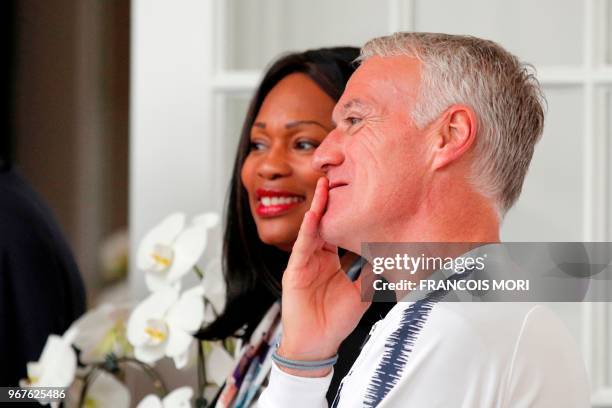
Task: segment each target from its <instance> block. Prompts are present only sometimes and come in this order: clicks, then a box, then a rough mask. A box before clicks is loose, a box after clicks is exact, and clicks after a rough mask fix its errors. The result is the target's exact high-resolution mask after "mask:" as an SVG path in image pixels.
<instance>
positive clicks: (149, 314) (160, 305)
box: [127, 286, 178, 346]
mask: <svg viewBox="0 0 612 408" xmlns="http://www.w3.org/2000/svg"><path fill="white" fill-rule="evenodd" d="M177 298H178V289H177V288H175V287H167V286H166V287H163V288H161V289H160V290H158V291H157V292H153V293H151V294H150V295H149V297H148V298H146V299H145V300H143V301H142V302H141V303H140V304H139V305H138V306H136V308H135V309H134V311H133V312H132V314H131V315H130V318H129V320H128V323H127V338H128V341H129V342H130V343H131V344H132V345H134V346H140V345H142V344H144V342H146V340H147V336H146V334H145V332H144V329H145V327H146V324H147V320H149V319H164V318H165V315H166V313H167V311H168V309H170V307H172V305H173V304H174V303H175V302H176V300H177Z"/></svg>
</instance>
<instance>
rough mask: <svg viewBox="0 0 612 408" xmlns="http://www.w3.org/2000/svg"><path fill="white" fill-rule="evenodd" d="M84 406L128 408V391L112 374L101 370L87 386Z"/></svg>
mask: <svg viewBox="0 0 612 408" xmlns="http://www.w3.org/2000/svg"><path fill="white" fill-rule="evenodd" d="M84 406H85V407H95V408H129V406H130V392H129V391H128V389H127V387H126V386H125V385H123V384H122V383H121V382H119V381H118V380H117V379H116V378H115V376H114V375H112V374H109V373H107V372H105V371H101V372H100V373H99V374H97V375H96V377H95V378H94V381H93V382H92V383H90V384H89V387H88V388H87V395H85V404H84Z"/></svg>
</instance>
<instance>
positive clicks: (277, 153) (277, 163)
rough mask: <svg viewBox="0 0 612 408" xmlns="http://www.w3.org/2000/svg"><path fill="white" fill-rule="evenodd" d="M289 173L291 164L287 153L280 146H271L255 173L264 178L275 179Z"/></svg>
mask: <svg viewBox="0 0 612 408" xmlns="http://www.w3.org/2000/svg"><path fill="white" fill-rule="evenodd" d="M290 174H291V166H290V165H289V162H288V161H287V154H286V152H285V151H284V150H283V149H281V148H272V149H271V150H270V151H269V153H268V154H266V155H265V156H264V157H263V160H262V161H261V162H260V163H259V166H258V167H257V175H258V176H259V177H262V178H265V179H266V180H275V179H277V178H280V177H287V176H289V175H290Z"/></svg>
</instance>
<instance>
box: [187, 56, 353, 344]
mask: <svg viewBox="0 0 612 408" xmlns="http://www.w3.org/2000/svg"><path fill="white" fill-rule="evenodd" d="M358 56H359V49H358V48H354V47H334V48H321V49H317V50H310V51H305V52H301V53H292V54H288V55H285V56H283V57H281V58H280V59H278V60H277V61H276V62H274V63H273V64H272V65H271V66H270V68H269V69H268V70H267V72H266V74H265V76H264V77H263V80H262V81H261V84H260V85H259V88H257V90H256V92H255V95H254V96H253V99H252V100H251V104H250V106H249V109H248V112H247V115H246V118H245V120H244V124H243V126H242V132H241V135H240V142H239V144H238V152H237V154H236V161H235V163H234V168H233V172H232V179H231V184H230V191H229V196H228V201H227V210H226V224H225V233H224V244H223V273H224V276H225V283H226V288H227V295H226V297H227V302H226V306H225V310H224V311H223V313H222V314H221V315H220V316H219V317H218V318H217V319H216V320H215V321H214V322H213V323H211V324H210V325H209V326H208V327H206V328H204V329H202V330H201V331H200V332H199V333H198V334H197V337H199V338H201V339H223V338H226V337H229V336H232V335H235V334H236V332H237V331H239V330H240V329H241V328H243V327H245V326H246V331H245V332H244V333H243V335H245V336H247V335H249V334H250V332H251V331H252V330H254V326H255V325H257V323H258V322H259V320H260V319H261V318H262V317H263V315H264V313H265V312H266V311H267V310H268V308H269V307H270V306H271V305H272V303H273V302H274V301H275V300H276V299H278V298H279V297H280V293H281V287H280V282H281V277H282V273H283V271H284V269H285V267H286V266H287V261H288V259H289V254H288V253H286V252H284V251H281V250H280V249H277V248H276V247H274V246H272V245H267V244H265V243H263V242H262V241H261V239H259V235H258V234H257V227H256V225H255V221H254V220H253V216H252V214H251V209H250V206H249V198H248V193H247V191H246V190H245V188H244V186H243V185H242V181H241V178H240V172H241V169H242V165H243V164H244V161H245V159H246V157H247V156H248V154H249V151H250V144H251V142H250V139H251V127H252V126H253V122H254V121H255V118H256V117H257V114H258V112H259V109H260V108H261V105H262V103H263V101H264V99H265V97H266V95H268V93H269V92H270V90H271V89H272V88H273V87H274V86H275V85H276V84H277V83H278V82H279V81H280V80H281V79H283V78H284V77H286V76H288V75H289V74H293V73H303V74H305V75H307V76H308V77H309V78H310V79H311V80H313V81H314V82H315V83H316V84H317V85H318V86H319V87H320V88H321V89H322V90H323V91H324V92H325V93H326V94H327V95H329V96H330V97H331V98H332V99H333V100H334V101H337V100H338V99H340V96H341V95H342V92H344V87H345V85H346V83H347V81H348V79H349V77H350V76H351V74H352V73H353V72H354V70H355V64H354V60H355V59H356V58H357V57H358Z"/></svg>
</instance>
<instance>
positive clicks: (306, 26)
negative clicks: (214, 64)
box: [219, 0, 388, 70]
mask: <svg viewBox="0 0 612 408" xmlns="http://www.w3.org/2000/svg"><path fill="white" fill-rule="evenodd" d="M219 4H220V5H224V4H227V6H226V7H227V9H226V10H227V14H226V19H227V21H226V22H225V23H226V24H225V33H224V35H225V41H227V43H226V44H221V46H222V47H225V50H224V52H225V61H223V66H224V68H226V69H233V70H240V69H261V68H263V67H265V66H266V65H268V64H269V63H270V61H272V60H273V59H274V58H276V57H277V56H278V55H279V54H280V53H282V52H286V51H301V50H305V49H308V48H316V47H323V46H338V45H354V46H361V45H362V44H363V43H364V42H365V41H366V40H368V39H370V38H373V37H376V36H380V35H384V34H386V33H387V26H388V23H387V20H388V18H387V16H388V3H387V2H386V1H372V0H334V1H328V0H309V1H304V0H259V1H252V0H227V1H226V0H219Z"/></svg>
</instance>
